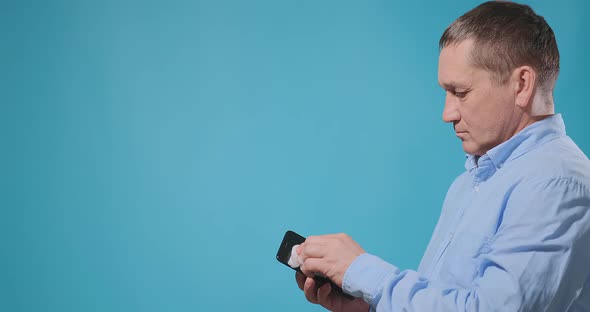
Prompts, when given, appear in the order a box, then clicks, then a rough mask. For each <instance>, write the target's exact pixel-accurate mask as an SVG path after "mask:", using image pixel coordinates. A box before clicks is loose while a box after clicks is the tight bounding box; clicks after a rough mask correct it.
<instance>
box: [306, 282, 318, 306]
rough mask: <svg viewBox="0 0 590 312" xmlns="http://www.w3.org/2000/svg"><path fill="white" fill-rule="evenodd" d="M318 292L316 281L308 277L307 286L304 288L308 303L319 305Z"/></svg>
mask: <svg viewBox="0 0 590 312" xmlns="http://www.w3.org/2000/svg"><path fill="white" fill-rule="evenodd" d="M317 292H318V290H317V285H316V283H315V281H314V280H313V278H311V277H308V278H307V279H306V280H305V284H304V286H303V293H304V294H305V298H306V299H307V301H309V302H311V303H316V304H317V303H318V298H317V297H318V294H317Z"/></svg>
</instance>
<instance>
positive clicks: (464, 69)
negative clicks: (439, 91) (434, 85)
mask: <svg viewBox="0 0 590 312" xmlns="http://www.w3.org/2000/svg"><path fill="white" fill-rule="evenodd" d="M471 46H472V41H471V40H464V41H462V42H459V43H452V44H450V45H448V46H446V47H444V48H443V49H442V50H441V52H440V56H439V61H438V83H439V85H440V86H441V87H443V88H444V89H457V88H466V87H469V86H470V85H471V80H472V79H471V76H472V74H473V70H474V68H473V66H471V62H470V61H469V57H468V54H469V51H470V49H471Z"/></svg>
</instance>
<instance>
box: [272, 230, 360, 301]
mask: <svg viewBox="0 0 590 312" xmlns="http://www.w3.org/2000/svg"><path fill="white" fill-rule="evenodd" d="M303 242H305V237H303V236H301V235H299V234H297V233H295V232H293V231H287V232H285V236H284V237H283V240H282V241H281V245H280V246H279V250H278V251H277V260H279V262H280V263H282V264H284V265H286V266H287V267H289V268H291V266H290V265H289V259H290V258H291V250H293V246H295V245H301V244H302V243H303ZM291 269H293V270H295V271H297V272H299V273H301V274H303V272H301V269H299V268H291ZM313 279H314V280H315V282H316V283H317V285H318V287H320V286H322V285H324V284H325V283H330V284H331V285H332V289H333V290H334V291H336V292H339V293H340V294H342V295H343V296H344V297H346V298H348V299H351V300H352V299H354V297H353V296H351V295H349V294H347V293H345V292H344V291H343V290H342V288H340V287H338V286H337V285H336V284H334V283H333V282H332V281H331V280H330V279H328V278H327V277H323V276H318V275H316V276H314V277H313Z"/></svg>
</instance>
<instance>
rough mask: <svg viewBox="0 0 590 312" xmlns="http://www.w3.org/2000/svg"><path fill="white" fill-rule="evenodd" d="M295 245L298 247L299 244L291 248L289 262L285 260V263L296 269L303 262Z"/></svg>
mask: <svg viewBox="0 0 590 312" xmlns="http://www.w3.org/2000/svg"><path fill="white" fill-rule="evenodd" d="M297 247H299V245H295V246H293V248H291V257H290V258H289V262H287V264H289V266H290V267H292V268H293V269H296V268H298V267H300V266H301V265H302V264H303V260H302V259H301V257H299V255H298V254H297Z"/></svg>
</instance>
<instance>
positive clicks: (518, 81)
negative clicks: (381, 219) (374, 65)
mask: <svg viewBox="0 0 590 312" xmlns="http://www.w3.org/2000/svg"><path fill="white" fill-rule="evenodd" d="M440 48H441V52H440V57H439V68H438V80H439V84H440V85H441V86H442V87H443V88H444V89H445V90H446V100H445V107H444V111H443V120H444V121H445V122H448V123H452V124H453V127H454V130H455V132H456V135H457V137H458V138H459V139H460V140H461V141H462V143H463V149H464V150H465V152H466V153H467V161H466V169H467V171H466V172H465V173H463V174H462V175H460V176H459V177H458V178H457V179H456V180H455V181H454V182H453V184H452V185H451V187H450V189H449V191H448V193H447V197H446V199H445V202H444V204H443V209H442V212H441V216H440V219H439V221H438V224H437V226H436V228H435V230H434V234H433V236H432V239H431V241H430V244H429V245H428V248H427V250H426V252H425V254H424V257H423V259H422V261H421V263H420V267H419V269H418V271H412V270H405V271H402V270H400V269H398V268H397V267H396V266H394V265H392V264H389V263H387V262H385V261H383V260H381V259H379V258H377V257H376V256H373V255H370V254H367V253H366V252H365V251H364V250H363V249H362V247H361V246H359V245H358V244H357V243H355V242H354V241H353V240H352V239H351V238H350V237H348V236H347V235H345V234H337V235H324V236H313V237H309V238H307V240H306V242H305V243H303V244H302V245H301V246H300V247H299V248H298V249H297V253H298V254H299V256H300V257H301V259H303V260H304V263H303V265H302V266H301V269H302V271H303V272H304V273H305V275H306V276H304V275H302V274H300V273H298V274H297V275H296V280H297V283H298V285H299V287H300V288H301V289H302V290H303V291H304V293H305V296H306V298H307V300H309V301H310V302H312V303H318V304H321V305H322V306H323V307H325V308H327V309H329V310H333V311H368V310H371V311H590V161H589V160H588V158H587V157H586V156H585V155H584V154H583V153H582V151H580V150H579V148H578V147H577V146H576V145H575V144H574V142H573V141H572V140H571V139H570V138H569V137H568V136H567V135H566V134H565V126H564V124H563V121H562V118H561V116H560V115H555V114H554V109H553V95H552V94H553V88H554V86H555V81H556V79H557V75H558V72H559V52H558V50H557V44H556V41H555V37H554V34H553V31H552V30H551V28H550V27H549V25H547V23H546V22H545V20H544V19H543V17H541V16H539V15H536V14H535V13H534V12H533V10H532V9H531V8H530V7H529V6H526V5H520V4H516V3H510V2H487V3H484V4H482V5H480V6H478V7H476V8H475V9H473V10H471V11H469V12H467V13H466V14H465V15H463V16H462V17H460V18H459V19H457V20H456V21H455V22H453V23H452V24H451V25H450V26H449V27H448V28H447V29H446V30H445V32H444V33H443V35H442V38H441V40H440ZM314 274H322V275H324V276H327V277H328V278H330V279H331V280H332V281H333V282H334V283H335V284H336V285H338V286H341V287H342V288H343V290H344V292H346V293H348V294H351V295H352V296H354V297H356V299H355V300H349V299H347V298H344V297H342V296H341V295H340V294H339V293H338V292H335V291H334V292H333V291H331V286H330V285H329V284H325V285H323V286H321V287H319V288H318V287H317V286H316V284H315V282H314V280H313V279H312V278H311V277H312V276H314Z"/></svg>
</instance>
